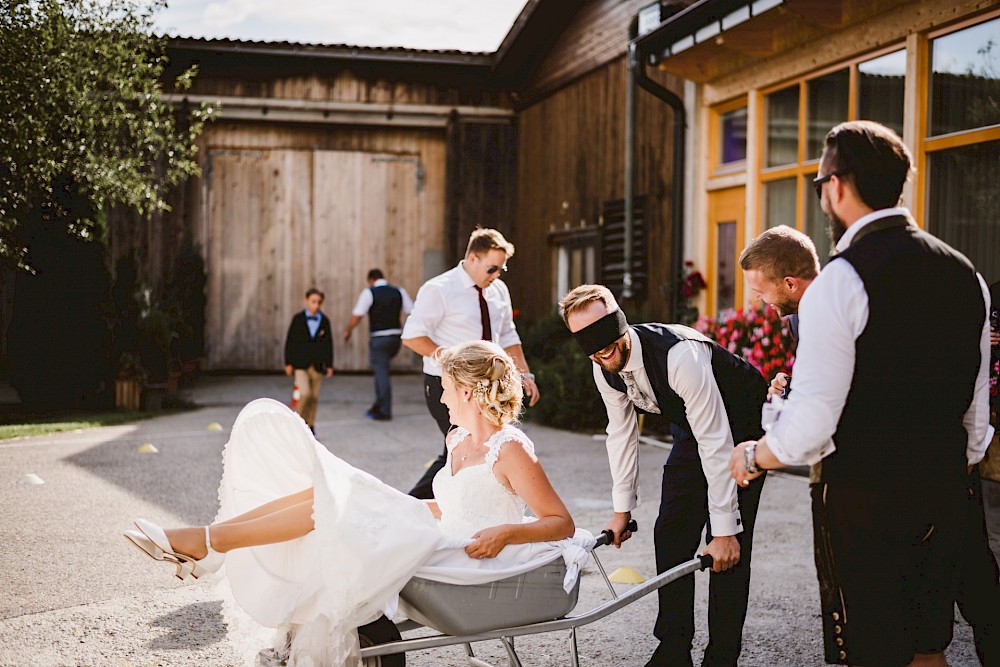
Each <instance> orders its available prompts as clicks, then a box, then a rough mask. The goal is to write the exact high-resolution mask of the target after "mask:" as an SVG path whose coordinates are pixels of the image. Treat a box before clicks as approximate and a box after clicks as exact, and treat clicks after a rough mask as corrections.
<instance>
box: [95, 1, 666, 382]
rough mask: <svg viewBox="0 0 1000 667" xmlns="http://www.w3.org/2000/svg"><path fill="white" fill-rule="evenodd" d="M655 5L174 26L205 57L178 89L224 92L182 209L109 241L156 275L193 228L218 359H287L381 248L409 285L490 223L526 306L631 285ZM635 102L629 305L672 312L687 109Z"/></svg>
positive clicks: (360, 357)
mask: <svg viewBox="0 0 1000 667" xmlns="http://www.w3.org/2000/svg"><path fill="white" fill-rule="evenodd" d="M642 4H643V3H642V2H638V1H637V0H629V1H628V2H618V1H612V0H559V1H558V2H557V1H556V0H531V1H529V2H528V3H527V4H526V5H525V7H524V10H523V11H522V12H521V15H520V16H519V17H518V19H517V20H516V21H515V23H514V26H513V27H512V29H511V31H510V33H509V34H508V35H507V38H506V39H505V41H504V43H503V44H502V45H501V47H500V48H499V50H498V51H497V52H496V53H494V54H478V53H464V52H447V51H440V52H439V51H415V50H407V49H374V48H357V47H347V46H312V45H302V44H287V43H258V42H241V41H229V40H202V39H171V40H170V42H169V47H168V55H169V56H170V62H171V68H170V71H168V73H167V75H168V76H173V75H176V74H177V73H179V72H180V71H182V70H183V69H184V68H186V67H188V66H189V65H192V64H196V65H197V66H198V68H199V74H198V76H197V77H196V79H195V83H194V86H193V88H192V89H191V90H189V91H186V92H185V93H184V94H183V95H176V96H173V97H172V98H171V101H172V102H173V103H174V104H176V105H181V106H183V105H195V104H201V103H211V104H217V105H219V111H218V113H217V114H216V118H215V120H214V121H213V122H211V123H209V124H207V125H206V128H205V131H204V133H203V134H202V135H201V137H200V138H199V140H198V148H199V161H200V165H201V169H202V173H201V176H200V177H198V178H194V179H191V180H190V181H189V182H188V183H187V184H186V185H185V186H184V187H182V188H180V189H179V190H178V191H177V192H176V193H175V195H174V197H173V200H172V204H173V210H172V211H171V212H169V213H167V214H165V215H163V216H157V217H156V218H154V219H153V220H146V221H142V220H133V221H131V224H116V225H113V228H112V235H111V237H112V252H113V254H114V256H121V255H122V254H123V253H125V252H128V251H130V250H138V251H139V252H140V253H141V255H142V262H143V266H144V268H145V272H146V274H147V275H148V276H149V278H150V280H151V281H152V282H154V283H155V282H157V281H159V280H162V279H163V278H164V277H165V276H166V273H167V272H168V271H169V267H170V266H171V260H172V254H173V253H174V252H175V250H176V249H177V248H178V247H179V245H180V240H181V239H182V238H183V236H184V235H185V234H190V235H191V236H192V237H193V239H194V241H195V242H196V243H197V244H198V245H199V246H200V247H201V249H202V252H203V254H204V258H205V263H206V272H207V277H208V287H207V297H208V298H207V301H208V306H207V317H206V348H207V349H206V358H205V360H204V366H205V367H206V368H209V369H234V370H239V369H245V370H267V369H274V368H277V367H279V366H280V359H281V348H282V344H283V339H284V334H285V327H286V326H287V322H288V319H289V318H290V317H291V315H292V313H293V312H294V311H295V310H296V309H297V308H299V307H300V305H301V299H302V295H303V293H304V292H305V290H306V289H307V288H309V287H311V286H316V287H318V288H320V289H322V290H324V291H325V292H326V303H325V305H324V311H325V312H326V313H327V314H328V315H329V316H330V317H331V319H332V320H333V325H334V329H335V330H338V331H339V330H341V329H342V328H343V326H344V324H345V323H346V321H347V319H348V317H349V315H350V310H351V307H352V305H353V302H354V300H355V298H356V296H357V293H358V292H359V290H361V289H362V288H363V287H364V286H365V283H364V276H365V274H366V273H367V271H368V269H370V268H373V267H380V268H382V269H383V271H385V272H386V274H387V276H388V277H389V278H390V280H391V281H393V282H395V283H396V284H399V285H401V286H403V287H405V288H406V289H407V290H408V291H409V292H410V293H411V294H415V293H416V291H417V290H418V288H419V287H420V285H421V284H422V282H423V281H424V280H425V279H426V278H428V277H430V276H433V275H435V274H437V273H439V272H441V271H443V270H445V269H447V268H449V267H451V266H453V265H454V264H455V263H456V262H457V261H458V260H459V259H460V258H461V255H462V253H463V252H464V248H465V242H466V240H467V238H468V234H469V232H470V231H471V230H472V229H473V228H474V227H475V226H476V225H483V226H489V227H495V228H497V229H500V230H501V231H502V232H503V233H504V234H505V235H507V236H508V238H510V239H511V240H512V241H513V242H514V244H515V245H516V247H517V254H516V256H515V258H514V260H513V262H512V264H511V268H512V270H511V272H510V274H508V276H507V281H508V283H509V284H510V286H511V290H512V294H513V298H514V301H515V307H516V308H518V309H519V310H521V311H522V313H524V315H525V318H526V319H529V320H530V319H533V318H535V317H538V316H542V315H545V314H547V313H550V312H552V310H553V308H554V306H555V304H556V302H557V301H558V299H559V298H560V297H561V296H562V294H564V293H565V292H566V291H568V289H570V288H572V287H573V286H575V285H577V284H579V283H582V282H587V281H603V282H606V283H608V284H609V285H611V286H612V287H614V288H616V289H619V290H620V288H621V281H622V275H623V274H622V271H623V266H624V264H623V253H624V244H625V242H626V239H625V235H624V233H623V231H624V230H623V216H624V205H623V197H624V196H625V187H624V173H625V169H624V159H625V158H624V152H623V150H624V149H623V140H624V139H623V137H624V133H625V127H626V120H625V116H626V108H625V105H624V100H625V86H626V81H627V72H628V66H627V62H626V51H627V45H628V41H629V36H630V33H629V31H630V24H631V23H633V21H634V18H635V15H636V13H637V11H638V8H639V7H640V5H642ZM658 79H659V81H660V82H661V83H662V84H663V85H666V86H669V87H671V88H672V89H673V90H675V91H677V92H680V91H681V84H680V83H679V81H680V80H679V79H678V78H677V77H674V76H671V75H660V76H658ZM636 119H637V122H636V147H637V150H636V160H635V178H634V182H635V193H636V195H637V196H636V198H635V201H636V208H635V224H634V227H635V230H634V233H633V234H632V235H631V237H630V238H631V242H632V246H631V247H632V258H633V261H632V265H631V268H632V273H631V275H632V276H633V277H634V282H633V285H634V290H633V292H634V296H633V298H632V299H631V300H630V306H634V307H636V308H639V309H641V312H643V313H648V314H650V315H651V316H653V317H657V318H665V317H666V316H667V314H668V313H667V309H668V307H667V305H666V300H665V298H664V296H663V286H664V284H665V283H666V282H667V281H668V280H669V277H670V275H671V263H670V261H669V257H670V239H671V231H670V230H671V220H670V209H671V193H670V185H669V184H670V183H671V179H672V177H673V172H672V165H671V160H670V153H671V151H670V149H671V136H672V132H673V126H672V122H673V119H672V116H671V114H670V112H669V110H668V109H667V107H665V105H664V104H663V103H662V102H660V101H658V100H657V99H655V98H653V97H652V96H650V95H646V94H643V93H639V95H638V96H637V104H636ZM616 281H617V282H616ZM359 334H360V335H358V336H356V337H354V338H353V339H352V341H351V343H350V344H349V345H344V344H342V343H341V341H339V340H337V341H336V348H335V355H336V359H337V361H336V366H337V368H338V370H363V369H367V368H368V360H367V346H366V344H365V341H366V336H365V335H364V334H365V331H363V330H362V331H360V332H359ZM396 363H397V365H398V366H399V367H401V368H402V367H406V368H412V367H414V366H413V363H414V360H413V359H412V357H411V356H410V355H408V354H402V355H400V356H399V357H398V358H397V360H396Z"/></svg>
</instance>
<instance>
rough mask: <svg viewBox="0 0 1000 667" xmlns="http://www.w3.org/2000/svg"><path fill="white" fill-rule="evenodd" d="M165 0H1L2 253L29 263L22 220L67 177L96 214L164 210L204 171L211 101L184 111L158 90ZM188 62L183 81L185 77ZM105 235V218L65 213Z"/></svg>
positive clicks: (85, 229)
mask: <svg viewBox="0 0 1000 667" xmlns="http://www.w3.org/2000/svg"><path fill="white" fill-rule="evenodd" d="M162 5H163V2H162V0H161V1H160V2H153V3H149V2H139V1H137V0H0V71H2V72H3V75H2V76H0V258H4V257H6V258H8V259H13V260H15V261H16V262H17V263H18V264H20V265H21V266H22V267H24V266H27V262H26V260H27V256H28V248H27V245H28V236H29V234H28V233H26V232H25V230H24V222H25V219H26V217H28V216H30V215H31V211H32V210H37V209H38V207H39V206H42V207H44V206H46V205H47V203H48V202H50V201H53V200H54V198H55V197H56V195H55V189H56V188H57V186H58V183H59V182H60V179H65V178H68V179H70V180H71V181H72V182H73V183H74V184H75V186H76V187H77V188H78V189H79V192H80V194H81V195H82V196H83V197H85V198H86V199H88V200H89V201H90V203H91V207H90V209H91V210H93V211H96V212H100V211H102V210H106V208H107V207H108V206H112V205H124V206H126V207H131V208H134V209H136V210H137V211H139V212H140V213H142V214H146V213H150V212H155V211H162V210H166V209H167V208H168V206H167V203H166V199H165V196H166V193H167V191H168V190H169V188H170V187H171V186H173V185H175V184H177V183H178V182H179V181H181V180H182V179H184V178H185V177H186V176H188V175H190V174H194V173H196V172H197V163H196V162H195V159H194V153H195V146H194V139H195V138H196V137H197V136H198V134H199V133H200V131H201V128H202V124H203V122H204V121H205V120H206V119H208V118H209V117H210V116H211V113H212V109H211V108H210V107H205V106H203V107H201V108H198V109H195V110H193V112H191V113H190V114H186V115H185V116H184V117H182V116H180V115H178V114H177V113H175V110H174V109H173V108H172V107H171V105H169V104H167V103H166V102H165V101H164V100H163V98H162V93H163V92H164V91H163V89H162V88H163V86H162V82H161V76H162V74H163V71H164V68H165V65H166V56H165V55H164V49H165V43H164V40H163V39H162V38H158V37H155V36H154V34H153V16H154V14H155V12H156V11H157V10H159V9H160V8H161V7H162ZM194 75H195V72H194V70H189V71H187V72H185V73H184V74H183V75H181V76H180V77H178V79H177V80H176V82H174V86H175V87H176V89H177V90H183V89H186V88H187V87H188V86H190V83H191V80H192V78H193V76H194ZM67 231H68V232H69V233H70V234H71V235H75V236H77V237H80V238H88V237H91V238H93V237H95V236H97V237H99V236H101V235H102V231H103V230H101V229H100V221H99V215H91V216H89V217H87V218H83V219H80V220H74V221H72V222H70V224H69V226H68V229H67Z"/></svg>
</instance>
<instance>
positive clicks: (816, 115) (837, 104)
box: [806, 69, 851, 160]
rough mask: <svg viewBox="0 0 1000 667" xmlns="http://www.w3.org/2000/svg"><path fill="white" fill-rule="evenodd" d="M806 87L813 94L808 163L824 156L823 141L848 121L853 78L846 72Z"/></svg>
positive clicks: (812, 81) (807, 149) (807, 143)
mask: <svg viewBox="0 0 1000 667" xmlns="http://www.w3.org/2000/svg"><path fill="white" fill-rule="evenodd" d="M806 85H807V86H808V91H809V112H808V116H807V118H808V119H809V126H808V127H809V133H808V136H807V137H806V159H807V160H814V159H818V158H819V156H820V154H821V153H822V152H823V139H824V138H825V137H826V134H827V132H829V131H830V130H831V129H832V128H833V126H834V125H837V124H839V123H843V122H844V121H845V120H847V113H848V109H849V102H848V95H849V94H850V88H851V77H850V74H849V73H848V71H847V70H846V69H845V70H841V71H839V72H833V73H832V74H827V75H826V76H821V77H819V78H818V79H812V80H811V81H809V82H808V83H807V84H806Z"/></svg>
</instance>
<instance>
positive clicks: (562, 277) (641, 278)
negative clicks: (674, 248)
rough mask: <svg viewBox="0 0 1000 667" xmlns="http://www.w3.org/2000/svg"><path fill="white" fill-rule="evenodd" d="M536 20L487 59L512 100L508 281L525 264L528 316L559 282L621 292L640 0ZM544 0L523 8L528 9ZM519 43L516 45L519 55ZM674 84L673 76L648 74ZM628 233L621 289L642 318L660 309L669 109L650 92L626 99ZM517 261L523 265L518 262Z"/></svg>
mask: <svg viewBox="0 0 1000 667" xmlns="http://www.w3.org/2000/svg"><path fill="white" fill-rule="evenodd" d="M532 4H533V3H529V4H528V6H527V7H526V9H525V12H524V13H522V16H523V17H526V18H527V19H528V20H529V21H538V22H539V23H546V24H547V25H548V26H549V27H550V29H551V30H550V32H549V35H548V36H547V38H544V39H542V38H539V37H538V36H536V35H534V34H532V33H531V25H530V23H529V25H527V26H525V27H524V28H523V30H522V32H520V33H512V34H511V35H510V36H508V39H507V40H506V41H505V42H504V43H503V44H502V45H501V47H500V51H499V55H500V57H501V60H500V61H499V63H498V65H497V67H498V70H499V74H500V75H501V76H505V77H507V78H506V79H505V83H506V84H507V85H509V86H510V88H511V89H512V91H513V92H512V94H511V96H512V99H513V100H514V103H515V109H516V110H517V130H518V145H519V159H518V181H517V226H516V229H515V234H514V243H515V246H516V247H517V257H516V258H515V261H514V262H513V264H512V267H513V268H512V270H511V282H512V283H514V284H520V282H521V281H523V280H524V279H525V278H524V277H522V276H521V275H520V273H521V272H522V271H529V270H530V280H531V281H532V289H530V290H522V291H521V299H522V301H521V304H520V306H519V307H521V308H522V309H523V310H524V312H525V313H526V314H528V316H529V317H535V316H540V315H544V314H546V313H549V312H552V310H553V308H554V307H555V304H556V303H557V302H558V300H559V299H560V298H561V297H562V296H563V295H564V294H565V293H566V292H567V291H569V290H570V289H572V288H573V287H575V286H576V285H579V284H581V283H585V282H601V283H604V284H607V285H608V286H609V287H611V288H612V290H613V291H615V292H616V293H617V294H619V295H621V292H622V261H623V259H622V249H623V244H624V239H623V232H624V230H623V205H624V202H623V198H624V197H625V174H626V168H625V140H626V115H627V108H626V85H627V81H628V62H627V49H628V43H629V39H630V29H631V26H632V24H633V22H634V20H635V17H636V15H637V14H638V11H639V9H640V8H641V7H642V6H643V5H648V4H649V2H648V1H646V2H642V1H636V0H627V1H625V2H622V1H620V0H592V1H589V2H581V3H576V5H577V6H576V7H574V8H572V10H565V4H566V3H562V4H563V9H564V10H565V11H563V12H562V13H561V14H559V15H558V16H553V15H541V16H538V17H536V16H532V15H531V12H532V9H533V7H532ZM545 9H548V10H549V11H552V10H553V9H554V7H552V6H551V3H550V6H549V7H548V8H546V7H535V8H534V10H535V11H536V12H538V13H539V14H541V13H542V11H543V10H545ZM522 52H524V53H525V55H521V54H522ZM653 78H654V79H656V80H657V81H658V83H660V84H661V85H663V86H665V87H667V88H669V89H671V90H673V91H675V92H676V93H678V94H680V93H682V91H683V82H682V81H681V80H680V79H679V78H678V77H676V76H672V75H668V74H656V73H654V74H653ZM635 101H636V104H635V165H634V177H633V183H634V193H635V204H636V209H635V225H634V227H635V231H634V233H633V235H632V237H633V238H632V242H633V248H634V252H633V261H632V265H631V267H630V269H631V272H632V276H633V290H632V291H633V296H632V297H631V298H630V299H628V300H627V301H628V304H627V305H628V307H629V308H630V309H635V310H637V311H638V312H639V313H642V314H643V315H645V316H647V317H650V318H652V319H666V318H668V317H669V306H668V299H667V298H666V296H665V292H666V287H667V283H668V282H669V281H670V279H671V276H672V275H673V273H672V271H673V267H672V263H671V261H670V257H671V224H672V221H671V207H672V205H673V201H672V192H671V183H672V179H673V165H672V160H671V156H672V150H671V149H672V143H673V122H674V118H673V114H672V112H671V110H670V107H668V106H667V105H665V104H664V103H663V102H662V101H660V100H659V99H657V98H655V97H653V96H652V95H649V94H648V93H645V92H643V91H637V93H636V98H635ZM527 267H530V269H528V268H527Z"/></svg>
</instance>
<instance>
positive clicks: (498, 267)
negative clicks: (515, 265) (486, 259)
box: [486, 264, 507, 276]
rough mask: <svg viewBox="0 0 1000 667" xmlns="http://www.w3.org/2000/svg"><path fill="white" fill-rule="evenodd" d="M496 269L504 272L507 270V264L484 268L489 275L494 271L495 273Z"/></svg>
mask: <svg viewBox="0 0 1000 667" xmlns="http://www.w3.org/2000/svg"><path fill="white" fill-rule="evenodd" d="M497 271H503V272H504V273H506V272H507V265H506V264H504V265H503V266H491V267H489V268H487V269H486V273H487V274H488V275H491V276H492V275H493V274H494V273H496V272H497Z"/></svg>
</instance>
